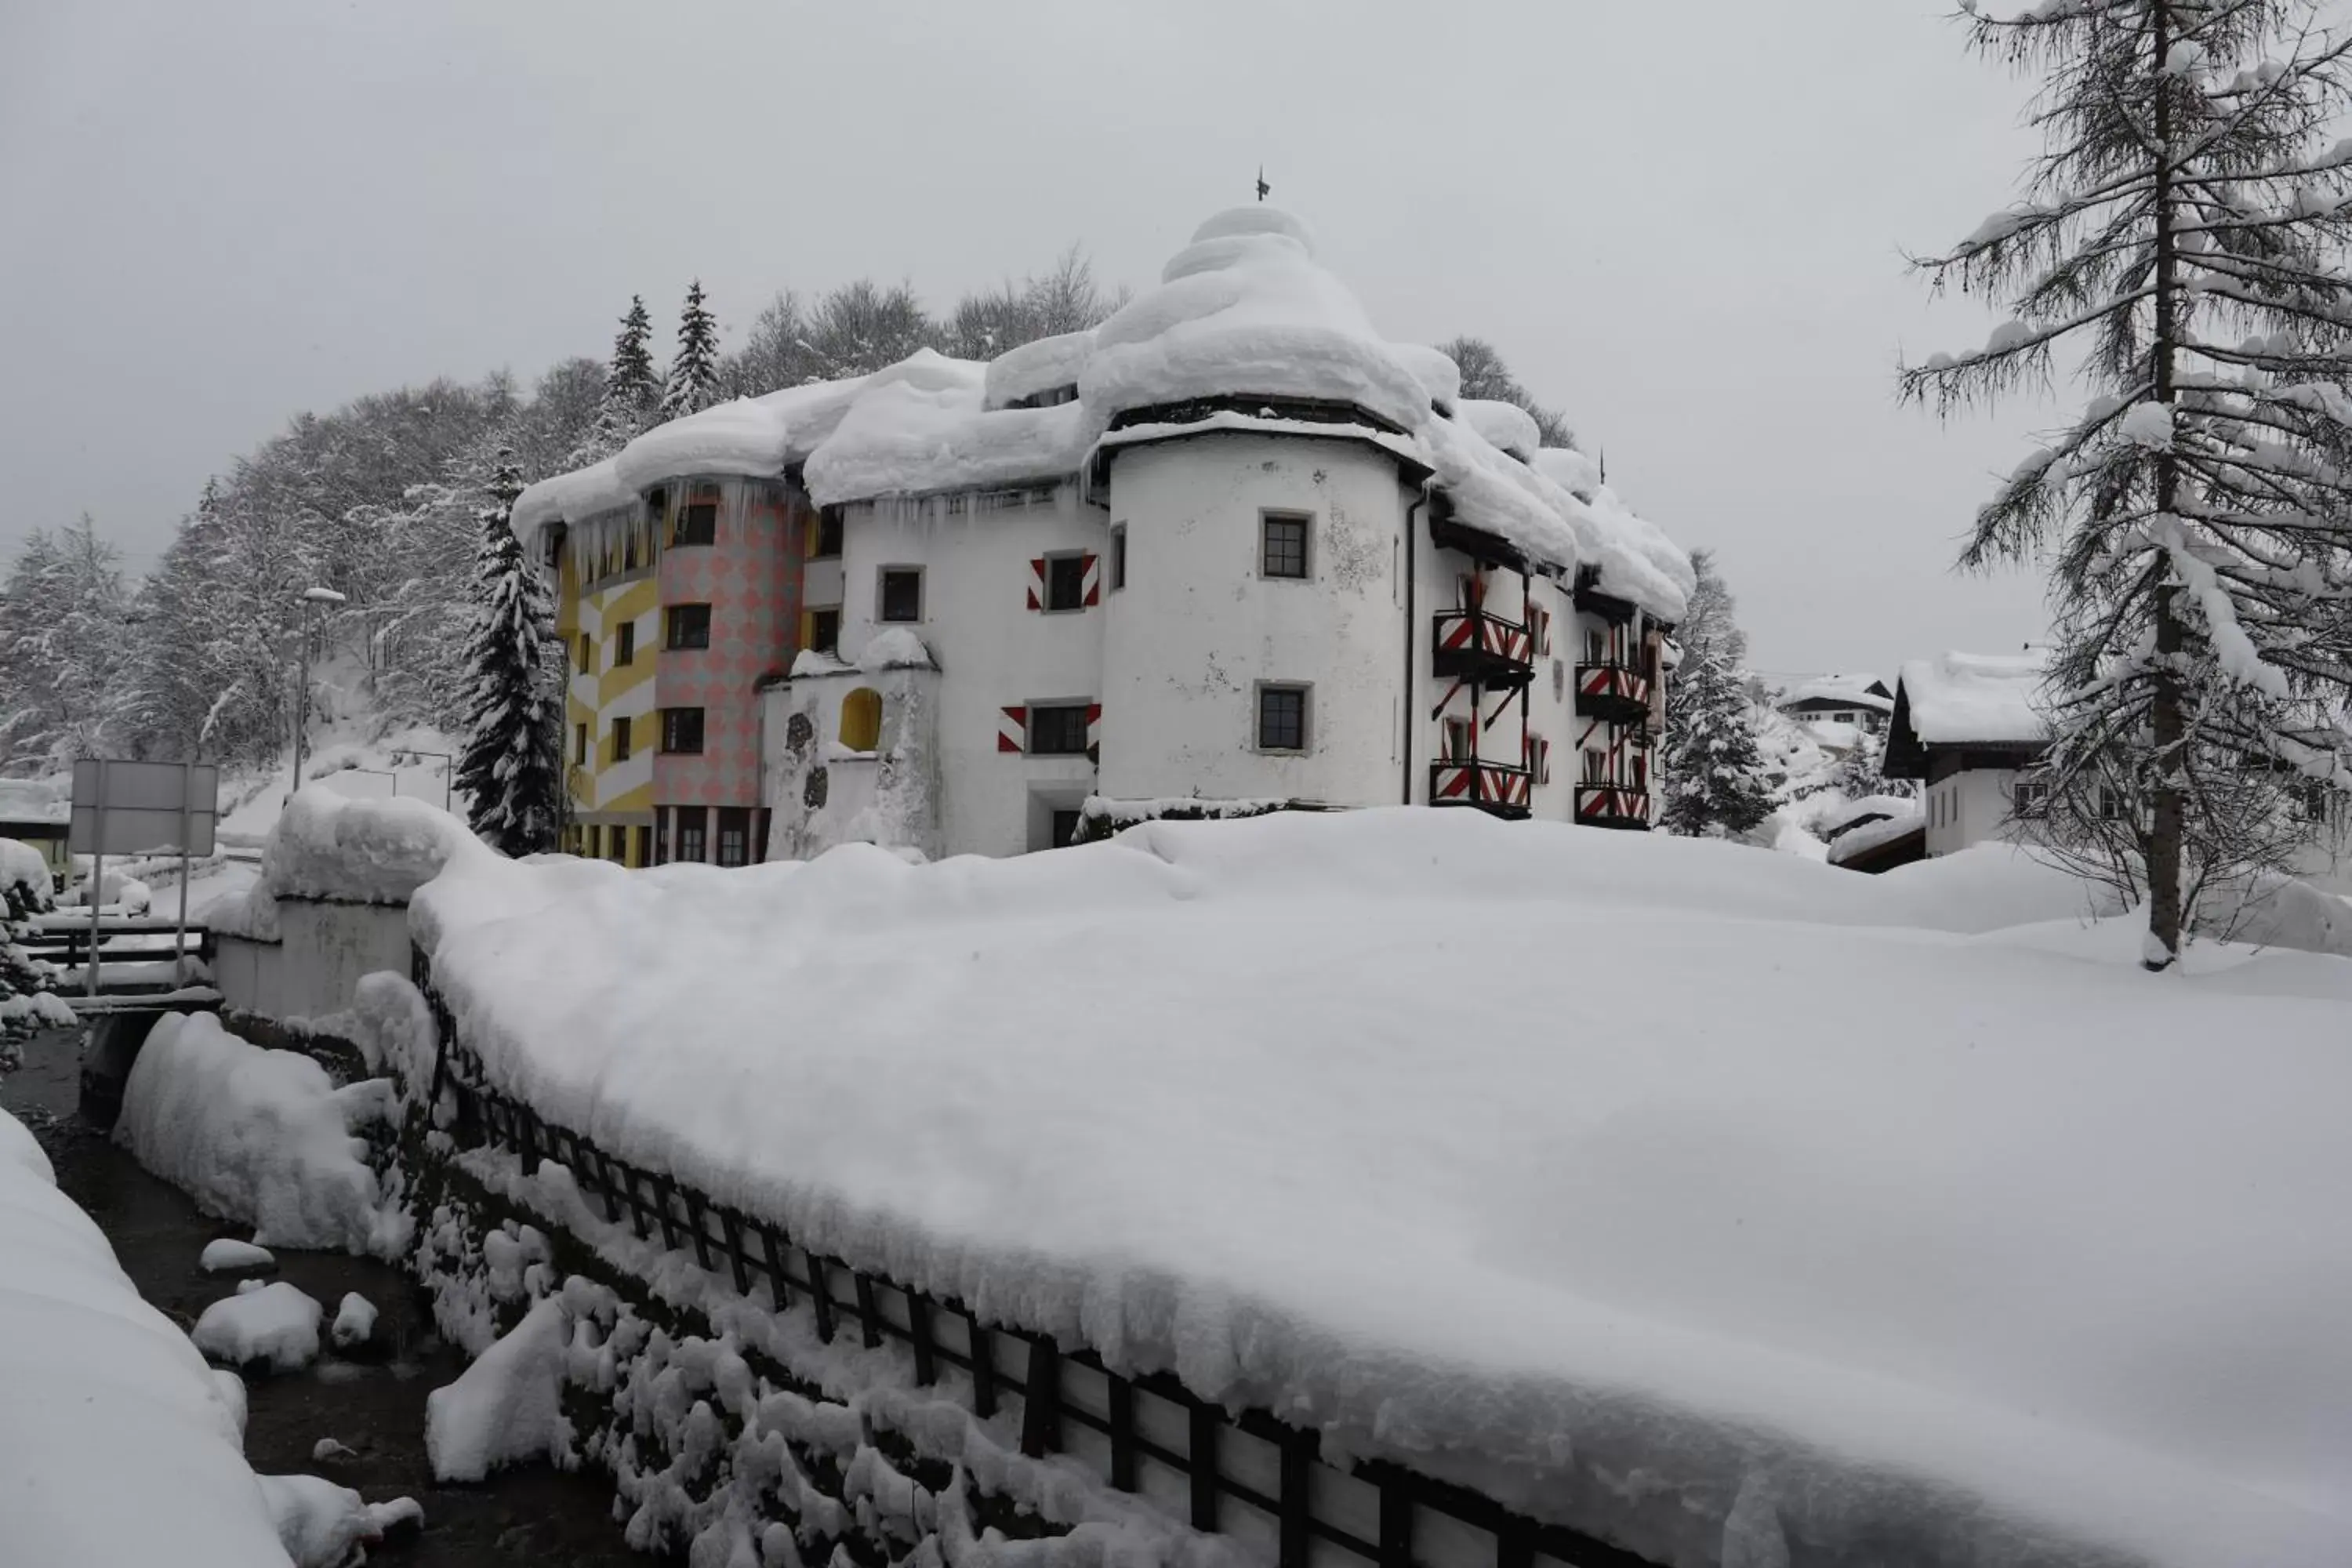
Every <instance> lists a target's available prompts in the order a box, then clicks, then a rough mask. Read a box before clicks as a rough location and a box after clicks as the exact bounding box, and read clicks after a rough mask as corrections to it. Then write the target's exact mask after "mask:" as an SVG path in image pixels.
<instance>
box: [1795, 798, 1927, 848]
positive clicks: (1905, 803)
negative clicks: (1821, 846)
mask: <svg viewBox="0 0 2352 1568" xmlns="http://www.w3.org/2000/svg"><path fill="white" fill-rule="evenodd" d="M1918 814H1919V803H1918V802H1917V801H1916V800H1914V799H1912V798H1911V797H1910V796H1909V795H1864V796H1863V797H1862V798H1861V799H1860V800H1850V801H1847V802H1845V803H1844V804H1843V805H1839V806H1837V807H1835V808H1834V809H1832V810H1830V811H1825V812H1823V813H1822V815H1821V816H1819V817H1818V818H1816V819H1815V820H1814V824H1813V826H1815V827H1816V828H1817V829H1818V830H1819V831H1820V833H1821V836H1822V837H1823V838H1832V839H1833V838H1836V837H1840V836H1841V835H1843V834H1845V833H1847V832H1850V831H1852V830H1853V828H1855V827H1858V826H1861V825H1862V824H1864V823H1865V822H1870V821H1873V820H1874V819H1876V818H1879V817H1885V816H1917V815H1918Z"/></svg>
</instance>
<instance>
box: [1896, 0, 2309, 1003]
mask: <svg viewBox="0 0 2352 1568" xmlns="http://www.w3.org/2000/svg"><path fill="white" fill-rule="evenodd" d="M1962 8H1963V9H1964V10H1966V11H1968V12H1969V13H1970V15H1971V16H1973V18H1974V19H1973V21H1972V22H1971V23H1970V28H1969V31H1970V41H1971V43H1972V45H1973V46H1974V47H1975V48H1976V49H1977V51H1978V52H1979V53H1980V54H1983V55H1986V56H1988V57H1990V58H1995V59H1999V60H2001V61H2003V62H2005V63H2007V64H2009V65H2011V66H2012V67H2013V68H2018V69H2020V70H2021V71H2025V72H2028V73H2031V74H2033V75H2036V76H2038V77H2040V78H2041V79H2042V96H2041V98H2040V99H2039V100H2037V103H2036V106H2035V110H2034V123H2035V124H2036V125H2037V126H2039V127H2040V129H2041V130H2042V133H2043V136H2044V149H2043V152H2042V155H2041V157H2040V158H2039V159H2038V160H2037V161H2036V162H2035V163H2033V165H2032V169H2031V172H2030V174H2029V176H2028V179H2027V182H2026V190H2025V193H2024V199H2023V200H2022V201H2021V202H2020V203H2019V204H2018V205H2014V206H2011V207H2010V208H2009V209H2007V210H2006V211H2003V212H2000V213H1996V214H1994V215H1993V216H1991V217H1990V218H1988V219H1986V220H1985V222H1984V223H1983V224H1982V225H1981V226H1979V228H1978V229H1977V231H1976V232H1975V233H1974V234H1972V235H1970V236H1969V237H1968V238H1967V239H1965V240H1963V241H1961V242H1960V243H1959V244H1958V246H1956V247H1953V248H1951V249H1950V250H1948V251H1945V252H1943V253H1942V254H1940V255H1936V256H1930V257H1927V258H1921V259H1920V260H1919V261H1918V262H1917V265H1918V266H1919V267H1920V268H1922V269H1924V270H1925V271H1926V272H1927V274H1928V276H1929V277H1930V278H1931V279H1933V281H1934V283H1935V285H1936V286H1937V288H1938V289H1941V288H1943V287H1946V286H1948V285H1952V284H1957V285H1958V287H1959V288H1960V289H1962V290H1963V291H1965V292H1969V293H1975V294H1982V295H1985V296H1988V297H1990V298H1992V299H1995V300H2001V301H2004V302H2005V304H2006V306H2007V308H2008V309H2009V310H2011V312H2013V315H2012V318H2011V320H2010V321H2007V322H2006V323H2005V324H2003V325H2001V326H2000V327H1999V328H1997V329H1995V331H1993V333H1992V335H1991V337H1990V340H1989V341H1988V342H1986V344H1985V345H1984V347H1982V348H1981V349H1978V350H1975V351H1973V352H1971V353H1963V354H1959V355H1957V356H1951V355H1943V354H1938V355H1936V356H1935V357H1933V358H1931V359H1928V360H1927V361H1926V362H1925V363H1920V364H1917V365H1914V366H1911V367H1908V368H1906V370H1905V371H1904V372H1903V374H1902V390H1903V393H1904V395H1905V396H1906V398H1909V399H1914V400H1918V401H1921V402H1926V401H1927V400H1930V399H1932V400H1933V401H1934V402H1935V404H1936V405H1937V408H1938V409H1939V411H1941V410H1948V409H1950V408H1951V407H1952V406H1954V405H1958V404H1966V403H1971V402H1979V401H1984V400H1989V399H1992V398H1996V397H1998V396H2000V395H2002V394H2004V393H2006V392H2009V391H2011V390H2012V389H2014V388H2016V387H2017V386H2019V385H2021V384H2035V383H2039V382H2041V381H2042V380H2043V379H2044V378H2046V376H2047V375H2048V374H2049V372H2050V369H2051V367H2052V365H2053V360H2054V359H2055V358H2056V357H2057V354H2058V353H2059V351H2060V349H2061V347H2062V345H2063V348H2064V350H2065V352H2066V356H2067V363H2070V364H2072V363H2079V364H2080V365H2081V369H2082V374H2083V376H2084V378H2085V379H2086V380H2088V381H2089V382H2090V383H2091V384H2092V386H2093V387H2094V388H2095V394H2096V395H2095V396H2094V397H2093V399H2092V401H2091V403H2090V404H2089V405H2088V406H2087V407H2086V408H2085V409H2084V412H2083V414H2082V415H2081V416H2080V417H2079V418H2078V419H2077V420H2076V421H2075V423H2074V425H2073V426H2072V427H2071V428H2069V429H2067V430H2065V431H2064V432H2063V434H2061V435H2059V436H2058V437H2056V438H2055V439H2054V440H2053V443H2052V444H2051V445H2050V446H2049V447H2046V448H2044V449H2042V450H2040V451H2037V452H2035V453H2033V454H2032V455H2031V456H2030V457H2028V458H2026V460H2025V461H2024V462H2022V463H2021V464H2020V465H2019V466H2018V468H2017V469H2016V471H2015V472H2014V473H2012V474H2011V476H2010V478H2009V479H2007V480H2006V481H2005V482H2003V484H2002V485H2001V486H2000V489H1999V490H1998V492H1997V493H1996V494H1995V495H1994V497H1993V499H1992V500H1990V502H1988V503H1987V504H1986V505H1985V506H1984V507H1983V509H1982V510H1979V513H1978V515H1977V520H1976V528H1975V535H1974V537H1973V539H1971V541H1970V542H1969V545H1968V547H1967V550H1966V552H1964V554H1963V557H1962V559H1963V562H1964V563H1967V564H1969V565H1978V564H1982V563H1990V562H1993V561H1997V560H2004V559H2016V558H2021V557H2028V556H2032V555H2035V554H2037V553H2039V552H2042V551H2043V550H2044V548H2045V547H2054V555H2053V570H2054V579H2053V586H2052V596H2053V609H2054V612H2055V619H2056V622H2057V637H2058V641H2057V646H2056V647H2055V649H2054V650H2053V658H2052V663H2051V679H2050V683H2049V695H2050V698H2051V701H2052V706H2053V714H2054V723H2055V743H2054V745H2053V749H2052V752H2051V757H2050V763H2049V765H2048V768H2047V770H2046V776H2047V779H2048V782H2049V784H2050V791H2051V794H2050V798H2051V799H2052V800H2053V803H2055V802H2060V801H2067V800H2085V799H2087V800H2090V801H2093V802H2095V803H2098V804H2096V805H2095V807H2094V809H2095V811H2096V812H2097V813H2098V814H2099V815H2101V816H2103V817H2104V818H2105V820H2106V821H2108V822H2114V821H2117V820H2120V821H2123V822H2125V823H2127V824H2129V825H2130V831H2129V832H2128V833H2126V834H2123V835H2120V836H2116V841H2117V842H2118V844H2119V845H2120V849H2119V853H2121V854H2124V855H2126V856H2127V857H2128V858H2129V859H2130V862H2131V864H2130V866H2129V868H2128V869H2127V873H2126V874H2127V875H2128V877H2129V878H2130V879H2134V880H2138V879H2143V878H2144V886H2145V887H2146V889H2147V895H2148V899H2147V902H2148V910H2149V931H2148V938H2147V944H2146V950H2145V959H2146V962H2147V965H2148V967H2150V968H2152V969H2161V968H2165V967H2167V966H2168V965H2169V964H2170V963H2172V962H2173V961H2174V960H2175V959H2176V958H2177V956H2178V955H2179V948H2180V942H2181V932H2182V930H2183V927H2184V923H2185V921H2184V913H2185V909H2184V906H2185V905H2186V904H2187V903H2189V901H2191V900H2193V899H2194V897H2195V894H2196V891H2197V889H2198V887H2199V885H2200V882H2201V881H2202V880H2203V879H2206V878H2208V877H2210V876H2215V875H2223V874H2228V873H2230V872H2231V870H2232V868H2241V869H2242V868H2243V866H2244V864H2245V862H2246V861H2247V860H2248V858H2251V857H2253V856H2256V855H2258V854H2260V853H2262V852H2263V840H2260V839H2250V838H2249V837H2247V836H2246V835H2245V834H2244V833H2243V832H2242V831H2241V825H2242V824H2244V823H2247V822H2256V821H2265V820H2268V819H2270V817H2271V816H2273V815H2274V814H2273V813H2270V812H2267V811H2263V810H2251V811H2250V810H2248V809H2247V808H2246V805H2245V803H2243V802H2242V801H2240V802H2235V803H2233V804H2231V805H2226V806H2221V805H2219V803H2221V802H2222V801H2223V800H2224V799H2225V798H2226V797H2231V796H2234V795H2241V794H2242V791H2243V787H2244V785H2245V783H2246V781H2249V780H2255V781H2262V780H2275V781H2276V782H2277V785H2278V788H2279V790H2280V792H2281V794H2282V795H2285V794H2286V793H2288V792H2289V791H2290V789H2291V788H2294V787H2300V785H2301V784H2302V783H2303V782H2304V781H2308V782H2309V783H2312V784H2317V785H2318V786H2319V787H2320V788H2322V789H2325V790H2335V791H2342V790H2345V789H2347V787H2352V766H2348V765H2347V744H2352V737H2347V734H2346V732H2345V731H2344V730H2343V728H2342V726H2341V723H2340V721H2339V720H2338V719H2336V717H2334V715H2336V714H2340V712H2341V710H2342V704H2343V701H2344V698H2345V694H2346V693H2347V690H2352V612H2347V605H2352V524H2348V523H2347V514H2352V471H2347V467H2346V463H2347V457H2352V399H2347V395H2346V394H2345V392H2344V390H2343V386H2342V382H2343V379H2344V376H2345V374H2346V370H2347V350H2352V283H2347V279H2346V278H2345V275H2344V273H2343V271H2342V267H2341V258H2342V256H2343V247H2344V246H2345V244H2346V242H2347V239H2352V195H2347V191H2352V141H2344V142H2336V144H2335V145H2334V146H2333V147H2327V146H2323V145H2322V143H2321V138H2322V136H2323V133H2324V132H2326V127H2327V126H2328V124H2329V122H2330V121H2331V120H2333V119H2334V118H2335V117H2336V116H2337V115H2339V114H2340V113H2341V112H2342V111H2343V110H2344V109H2345V108H2346V107H2347V101H2348V100H2352V94H2347V87H2352V81H2347V70H2346V62H2347V48H2352V39H2347V38H2345V37H2339V36H2336V35H2334V34H2331V33H2329V32H2327V31H2326V30H2324V29H2322V28H2321V27H2320V26H2319V21H2318V16H2319V7H2318V5H2316V4H2315V0H2070V3H2068V4H2063V5H2032V6H2030V7H2028V8H2027V9H2025V10H2024V11H2022V12H2021V13H2019V14H2018V15H2016V16H2012V17H2010V18H2009V19H2006V20H1997V19H1995V18H1993V17H1990V16H1978V15H1976V12H1977V5H1975V4H1974V0H1962ZM2298 775H2300V777H2298ZM2094 777H2096V778H2099V779H2102V780H2107V781H2116V783H2120V784H2121V785H2122V786H2123V790H2124V795H2125V797H2126V798H2124V799H2123V800H2122V801H2120V802H2116V801H2115V800H2113V799H2111V798H2109V797H2108V795H2107V793H2106V792H2107V791H2108V790H2111V789H2113V788H2114V787H2116V784H2115V783H2109V784H2104V785H2103V786H2102V787H2101V788H2099V789H2088V790H2086V789H2081V788H2076V787H2074V786H2075V785H2076V784H2078V783H2080V782H2082V781H2085V780H2089V779H2092V778H2094ZM2225 785H2226V786H2227V787H2225ZM2053 815H2055V813H2054V812H2053ZM2267 842H2270V843H2275V842H2276V840H2275V838H2274V837H2273V838H2270V839H2268V840H2267Z"/></svg>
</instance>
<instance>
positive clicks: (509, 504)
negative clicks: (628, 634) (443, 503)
mask: <svg viewBox="0 0 2352 1568" xmlns="http://www.w3.org/2000/svg"><path fill="white" fill-rule="evenodd" d="M521 493H522V479H521V475H520V471H519V470H518V469H517V468H516V466H515V462H514V457H513V454H512V453H506V454H503V455H502V456H501V458H500V461H499V468H498V472H497V473H496V475H495V476H494V477H493V478H492V479H491V480H490V485H489V500H488V504H487V505H485V506H484V507H483V508H482V510H481V512H480V518H481V524H482V542H481V549H480V552H478V554H477V555H476V557H475V564H474V592H475V617H476V618H475V622H474V631H473V636H472V637H471V638H470V639H469V641H468V642H467V650H466V652H467V668H468V669H469V670H470V671H471V673H472V687H471V689H470V691H469V693H468V699H467V736H466V746H465V752H464V754H463V755H461V756H460V757H459V758H458V761H457V787H458V788H459V789H461V790H464V791H465V792H466V793H467V795H471V796H472V797H473V803H474V805H473V826H474V831H475V832H476V833H477V834H478V835H480V836H481V837H482V839H483V840H484V842H486V843H488V844H489V845H491V846H492V847H496V848H499V849H502V850H504V851H505V852H506V853H507V854H509V855H530V854H536V853H539V852H541V851H543V850H549V849H552V848H554V847H555V840H556V835H557V832H558V830H559V829H560V827H561V826H562V808H563V740H562V707H561V703H562V686H561V683H560V682H559V681H558V680H556V679H553V669H554V667H555V665H556V664H557V663H558V662H559V661H560V660H561V659H562V652H561V650H560V649H559V648H558V647H557V645H556V642H555V612H554V606H553V602H552V600H551V597H550V595H549V594H548V591H547V584H546V583H545V581H544V580H543V579H542V578H541V576H540V574H539V573H538V571H537V570H536V569H534V568H533V567H532V565H531V564H530V562H529V561H527V560H525V559H524V557H523V552H522V544H521V542H520V540H518V539H517V538H516V537H515V531H514V503H515V498H516V497H517V496H519V495H520V494H521Z"/></svg>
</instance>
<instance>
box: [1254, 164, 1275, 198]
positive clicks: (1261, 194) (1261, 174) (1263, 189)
mask: <svg viewBox="0 0 2352 1568" xmlns="http://www.w3.org/2000/svg"><path fill="white" fill-rule="evenodd" d="M1273 190H1274V187H1273V186H1272V185H1269V184H1266V183H1265V164H1264V163H1260V164H1259V165H1258V166H1257V199H1258V200H1260V201H1264V200H1265V198H1266V197H1267V196H1268V195H1270V194H1272V192H1273Z"/></svg>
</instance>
